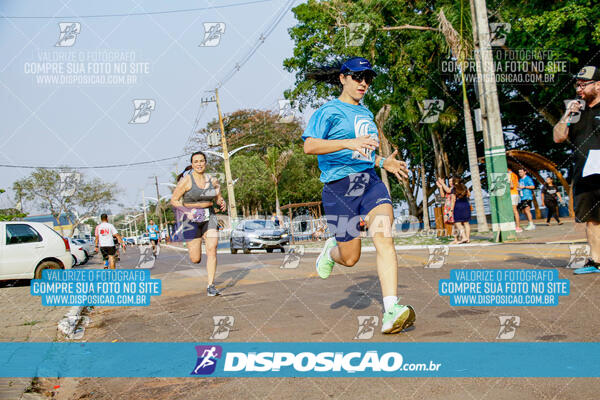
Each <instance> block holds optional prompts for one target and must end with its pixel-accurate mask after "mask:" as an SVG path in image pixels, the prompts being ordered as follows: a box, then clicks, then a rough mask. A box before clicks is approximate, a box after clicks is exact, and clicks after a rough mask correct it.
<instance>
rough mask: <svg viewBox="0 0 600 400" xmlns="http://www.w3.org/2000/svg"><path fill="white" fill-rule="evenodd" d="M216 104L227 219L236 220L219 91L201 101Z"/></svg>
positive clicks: (216, 90)
mask: <svg viewBox="0 0 600 400" xmlns="http://www.w3.org/2000/svg"><path fill="white" fill-rule="evenodd" d="M213 102H216V103H217V113H218V115H219V127H220V128H221V146H222V147H223V162H224V163H225V180H226V182H227V199H228V201H229V207H228V214H229V218H230V219H231V218H233V219H236V218H237V208H236V206H235V193H234V191H233V180H232V178H231V167H230V166H229V151H228V150H227V140H226V139H225V127H224V126H223V116H222V115H221V104H220V103H219V89H215V97H214V98H212V99H208V100H202V103H213Z"/></svg>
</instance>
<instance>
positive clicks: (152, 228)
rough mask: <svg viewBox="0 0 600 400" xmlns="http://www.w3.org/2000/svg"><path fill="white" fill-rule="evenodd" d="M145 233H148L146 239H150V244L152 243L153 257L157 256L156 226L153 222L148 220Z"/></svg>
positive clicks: (157, 233)
mask: <svg viewBox="0 0 600 400" xmlns="http://www.w3.org/2000/svg"><path fill="white" fill-rule="evenodd" d="M146 232H148V238H149V239H150V243H152V254H154V257H156V256H157V255H158V245H159V244H158V238H159V236H158V235H159V232H158V225H156V224H155V223H154V220H152V219H151V220H150V223H149V224H148V226H147V227H146Z"/></svg>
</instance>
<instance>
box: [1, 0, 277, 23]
mask: <svg viewBox="0 0 600 400" xmlns="http://www.w3.org/2000/svg"><path fill="white" fill-rule="evenodd" d="M270 1H272V0H255V1H246V2H243V3H235V4H224V5H221V6H210V7H199V8H186V9H181V10H165V11H149V12H140V13H124V14H96V15H61V16H33V15H0V18H5V19H76V18H108V17H135V16H140V15H160V14H175V13H184V12H194V11H205V10H213V9H217V8H230V7H238V6H247V5H251V4H258V3H266V2H270Z"/></svg>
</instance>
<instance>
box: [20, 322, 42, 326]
mask: <svg viewBox="0 0 600 400" xmlns="http://www.w3.org/2000/svg"><path fill="white" fill-rule="evenodd" d="M40 322H42V321H28V322H25V323H24V324H23V326H28V325H29V326H34V325H36V324H39V323H40Z"/></svg>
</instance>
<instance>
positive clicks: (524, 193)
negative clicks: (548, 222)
mask: <svg viewBox="0 0 600 400" xmlns="http://www.w3.org/2000/svg"><path fill="white" fill-rule="evenodd" d="M519 177H520V178H521V179H519V191H520V192H521V202H520V203H519V206H518V207H517V208H518V209H519V211H522V212H524V213H525V216H526V217H527V220H528V221H529V225H527V227H526V228H525V230H526V231H531V230H533V229H535V224H534V223H533V218H532V217H531V203H532V201H533V189H535V183H533V179H531V177H530V176H529V175H527V172H525V170H524V169H523V168H521V169H519Z"/></svg>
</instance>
